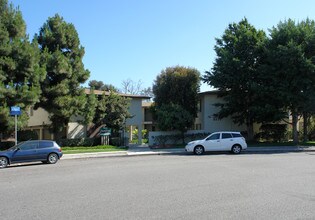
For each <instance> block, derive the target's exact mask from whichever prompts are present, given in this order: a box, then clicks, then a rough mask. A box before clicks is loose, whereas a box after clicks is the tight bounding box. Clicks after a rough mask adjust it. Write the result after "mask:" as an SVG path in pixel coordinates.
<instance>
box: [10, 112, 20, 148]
mask: <svg viewBox="0 0 315 220" xmlns="http://www.w3.org/2000/svg"><path fill="white" fill-rule="evenodd" d="M10 115H11V116H13V115H14V120H15V135H14V136H15V145H17V116H18V115H21V108H20V107H19V106H11V108H10Z"/></svg>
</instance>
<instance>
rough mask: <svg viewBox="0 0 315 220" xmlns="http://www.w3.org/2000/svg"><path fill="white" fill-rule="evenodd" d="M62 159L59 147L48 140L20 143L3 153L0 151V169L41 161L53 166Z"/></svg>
mask: <svg viewBox="0 0 315 220" xmlns="http://www.w3.org/2000/svg"><path fill="white" fill-rule="evenodd" d="M61 157H62V151H61V148H60V146H59V145H58V144H57V143H56V142H54V141H49V140H32V141H26V142H21V143H19V144H18V145H16V146H13V147H11V148H9V149H8V150H5V151H0V168H5V167H7V166H8V165H10V164H13V163H23V162H34V161H42V162H43V163H49V164H55V163H57V161H58V160H59V159H60V158H61Z"/></svg>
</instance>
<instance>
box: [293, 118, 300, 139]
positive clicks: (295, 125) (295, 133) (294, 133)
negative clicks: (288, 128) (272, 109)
mask: <svg viewBox="0 0 315 220" xmlns="http://www.w3.org/2000/svg"><path fill="white" fill-rule="evenodd" d="M297 123H298V114H297V112H292V131H293V143H294V144H297V143H298V142H299V136H298V130H297Z"/></svg>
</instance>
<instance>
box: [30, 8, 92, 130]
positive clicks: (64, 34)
mask: <svg viewBox="0 0 315 220" xmlns="http://www.w3.org/2000/svg"><path fill="white" fill-rule="evenodd" d="M35 39H36V40H37V41H38V43H39V47H40V50H41V53H42V58H41V63H42V65H45V66H46V73H47V76H46V78H45V80H44V82H43V83H42V84H41V89H42V98H41V102H40V103H39V105H38V107H42V108H44V109H45V110H47V111H48V112H49V114H50V120H51V121H52V125H53V128H54V130H55V131H61V130H62V129H64V128H65V126H66V125H67V124H68V122H69V120H70V117H71V116H73V115H80V114H82V111H84V109H85V107H86V101H87V100H86V95H85V94H84V89H83V88H81V87H80V85H81V84H82V83H84V82H85V81H86V80H87V79H88V77H89V71H88V70H86V69H85V68H84V65H83V62H82V59H83V56H84V48H83V47H82V46H81V45H80V40H79V36H78V33H77V31H76V29H75V27H74V25H73V24H71V23H67V22H65V21H64V19H63V18H62V17H60V16H59V15H58V14H57V15H55V16H54V17H50V18H48V20H47V22H46V23H45V24H44V25H43V26H42V27H41V29H40V32H39V35H37V36H35Z"/></svg>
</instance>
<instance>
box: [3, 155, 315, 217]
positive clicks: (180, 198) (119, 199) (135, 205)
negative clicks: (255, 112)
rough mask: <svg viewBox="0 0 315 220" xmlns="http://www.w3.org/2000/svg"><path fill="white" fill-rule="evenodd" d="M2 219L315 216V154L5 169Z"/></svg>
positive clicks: (175, 158)
mask: <svg viewBox="0 0 315 220" xmlns="http://www.w3.org/2000/svg"><path fill="white" fill-rule="evenodd" d="M0 196H1V203H0V219H4V220H6V219H10V220H11V219H32V220H33V219H68V220H69V219H163V220H164V219H198V220H199V219H277V220H279V219H315V152H302V153H283V154H242V155H231V154H207V155H203V156H194V155H158V156H137V157H111V158H94V159H76V160H61V161H59V162H58V163H57V164H55V165H42V164H31V165H23V166H12V167H10V168H7V169H2V170H0Z"/></svg>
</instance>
